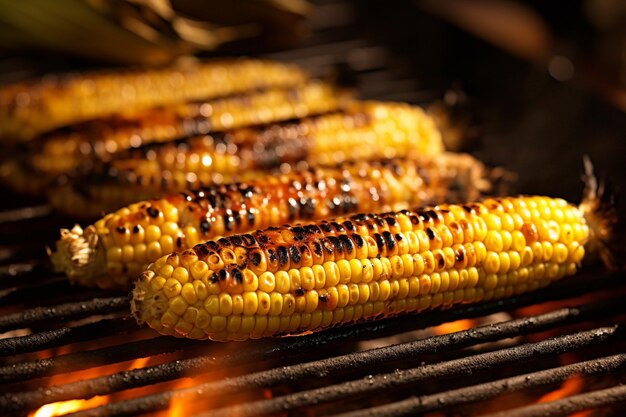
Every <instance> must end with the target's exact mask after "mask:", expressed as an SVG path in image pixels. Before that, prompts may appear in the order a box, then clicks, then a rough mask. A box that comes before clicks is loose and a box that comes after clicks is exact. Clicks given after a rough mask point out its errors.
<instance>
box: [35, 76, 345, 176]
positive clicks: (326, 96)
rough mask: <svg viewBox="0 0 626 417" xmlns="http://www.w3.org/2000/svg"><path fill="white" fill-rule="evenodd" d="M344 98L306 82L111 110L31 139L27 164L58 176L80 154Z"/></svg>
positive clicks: (103, 155) (325, 106) (298, 111)
mask: <svg viewBox="0 0 626 417" xmlns="http://www.w3.org/2000/svg"><path fill="white" fill-rule="evenodd" d="M348 97H349V95H348V94H347V93H346V92H345V91H340V90H338V89H336V88H334V87H333V86H331V85H329V84H327V83H323V82H318V81H312V82H309V83H307V84H303V85H301V86H296V87H291V88H273V89H269V90H267V91H260V92H258V91H254V92H248V93H245V94H241V95H236V96H231V97H226V98H218V99H215V100H209V101H203V102H192V103H184V104H178V103H176V104H172V105H169V106H161V107H158V108H153V109H149V110H143V111H139V112H132V113H129V114H116V115H113V116H109V117H105V118H100V119H95V120H91V121H88V122H84V123H82V124H79V125H74V126H71V127H70V128H66V129H61V130H60V131H54V132H52V133H51V134H48V135H46V136H45V137H43V138H41V140H37V141H36V142H37V143H36V144H34V145H35V146H34V148H35V149H36V150H35V152H34V153H33V155H32V160H31V161H32V163H31V165H32V167H33V169H34V170H35V171H37V172H40V173H47V174H51V175H58V174H62V173H65V172H67V171H70V170H72V169H74V168H76V167H77V166H78V164H79V163H81V162H82V163H84V161H85V159H86V158H92V157H96V158H97V159H101V160H106V159H109V158H110V157H111V156H112V154H114V153H116V152H120V151H122V150H124V149H129V148H138V147H139V146H142V145H146V144H149V143H153V142H168V141H172V140H175V139H179V138H183V137H189V136H193V135H200V134H206V133H209V132H219V131H224V130H229V129H233V128H238V127H243V126H249V125H258V124H267V123H272V122H276V121H281V120H288V119H294V118H297V117H304V116H308V115H314V114H319V113H325V112H328V111H333V110H337V109H338V108H340V107H341V106H342V104H345V102H346V101H347V99H348Z"/></svg>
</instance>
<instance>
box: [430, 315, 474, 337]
mask: <svg viewBox="0 0 626 417" xmlns="http://www.w3.org/2000/svg"><path fill="white" fill-rule="evenodd" d="M475 325H476V322H475V321H474V320H470V319H462V320H457V321H453V322H450V323H443V324H440V325H439V326H436V327H433V332H434V333H435V334H438V335H443V334H450V333H455V332H460V331H463V330H467V329H471V328H472V327H474V326H475Z"/></svg>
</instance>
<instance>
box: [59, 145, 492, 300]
mask: <svg viewBox="0 0 626 417" xmlns="http://www.w3.org/2000/svg"><path fill="white" fill-rule="evenodd" d="M467 158H470V157H468V156H467V155H451V154H450V155H448V154H444V155H441V157H438V158H429V157H420V158H415V159H396V160H392V161H385V162H357V163H351V164H348V165H346V166H344V167H336V168H316V169H303V170H301V171H293V172H291V173H288V174H283V175H279V176H278V177H263V178H258V179H253V180H251V181H250V182H248V183H240V184H232V185H220V186H218V185H216V186H211V187H205V188H201V189H199V190H197V191H193V192H192V191H187V192H185V193H183V194H180V193H178V194H175V195H174V194H173V195H170V196H167V197H164V198H161V199H158V200H149V201H144V202H140V203H134V204H131V205H130V206H128V207H125V208H122V209H120V210H118V211H116V212H113V213H110V214H108V215H106V216H105V217H103V218H102V219H100V220H98V221H97V222H96V223H95V224H94V225H93V226H89V227H87V228H86V229H85V230H83V229H81V228H79V227H75V228H74V229H72V230H63V231H62V233H61V235H62V237H61V240H59V242H57V248H58V249H57V251H56V252H55V254H53V256H52V261H53V263H54V265H55V268H56V269H58V270H61V271H65V272H66V273H67V274H68V276H69V277H70V279H72V280H73V281H76V282H79V283H81V284H84V285H98V286H102V287H114V286H121V287H124V288H128V287H129V286H130V282H131V280H132V279H134V276H133V275H131V274H129V273H124V272H123V271H124V265H126V269H129V268H128V264H130V263H133V262H134V263H137V264H140V265H142V268H144V269H145V267H147V265H148V264H149V263H150V262H153V261H155V260H156V259H158V258H159V257H161V256H163V255H165V254H168V253H170V252H172V251H183V250H185V249H187V248H190V247H192V246H194V245H195V244H197V243H198V241H199V240H200V239H202V240H208V239H211V238H216V237H218V236H219V235H220V234H221V233H222V232H227V233H229V234H230V233H236V232H239V233H242V232H247V231H249V230H255V229H259V228H262V227H267V226H272V225H280V224H284V223H286V222H289V221H293V220H306V221H311V220H316V219H321V218H325V217H328V216H330V215H333V214H335V215H337V214H339V213H344V212H348V211H351V210H354V209H355V208H356V207H358V208H359V209H361V210H366V211H371V212H375V211H376V210H379V209H381V208H382V207H387V206H394V207H406V206H409V205H417V204H421V203H423V202H429V201H432V200H435V199H440V198H445V199H452V200H455V199H457V198H458V196H457V194H458V195H459V196H460V195H473V194H476V193H480V192H479V191H478V190H479V184H478V183H474V182H472V181H467V184H464V185H462V186H461V189H460V190H459V187H458V184H457V181H458V179H457V178H458V176H461V177H463V175H462V174H461V173H462V172H466V171H472V172H474V171H478V172H479V173H480V172H482V168H481V167H482V165H480V164H479V163H478V162H476V161H475V160H473V159H471V158H470V159H467ZM426 177H428V184H432V187H431V186H425V185H424V184H425V181H426V180H425V179H426ZM474 177H475V176H474ZM478 177H479V178H480V177H481V175H478ZM481 182H484V180H483V179H481ZM320 184H324V185H323V186H321V185H320ZM424 187H426V188H424ZM450 187H454V191H450V193H448V191H449V188H450ZM480 187H482V185H480ZM389 189H395V190H397V192H396V193H395V194H394V197H391V194H389V192H388V191H386V190H389ZM372 193H375V194H376V195H377V198H376V199H373V198H372ZM348 197H349V198H348ZM337 201H339V202H338V203H337ZM268 202H269V203H268ZM268 206H271V207H273V208H275V209H276V215H275V216H274V217H276V216H277V217H276V218H274V219H271V216H269V217H268V216H267V215H265V214H263V213H266V212H265V210H266V209H267V208H268ZM242 207H243V208H242ZM329 207H332V208H331V209H329ZM235 213H237V214H236V215H235ZM166 218H167V220H166ZM399 219H401V220H402V221H398V223H397V225H401V224H404V226H403V227H404V228H406V227H408V225H410V224H412V222H413V221H416V220H418V219H416V218H413V219H412V218H411V217H410V216H400V217H399ZM397 225H396V226H393V227H394V228H397V227H398V226H397ZM337 226H338V227H339V229H340V230H341V229H342V227H343V226H342V225H340V224H337ZM444 226H445V225H444V224H442V225H433V227H430V226H429V228H428V229H424V230H422V229H419V230H408V229H407V230H404V229H398V231H400V230H402V234H401V239H399V240H398V239H396V238H395V236H394V235H395V233H393V234H391V239H393V242H394V245H393V246H390V247H388V248H387V249H386V253H388V254H389V255H391V254H397V255H398V256H401V255H402V256H403V255H411V256H412V255H414V254H415V253H421V252H427V251H429V250H431V249H434V248H441V247H442V245H443V243H444V242H443V239H442V238H441V236H439V235H440V234H443V235H444V237H446V239H445V241H446V242H445V243H446V244H448V243H449V242H450V239H451V238H450V236H451V235H449V234H447V233H445V232H444V231H445V230H447V229H446V228H445V227H444ZM325 227H330V228H331V229H333V230H334V229H335V226H334V225H332V224H331V225H327V226H325ZM357 229H358V228H357ZM303 230H305V231H306V230H308V229H306V228H305V229H303ZM428 231H431V233H432V234H433V235H436V236H435V238H433V243H432V244H431V239H430V238H429V233H428ZM297 232H298V233H301V229H297ZM405 232H406V233H405ZM485 233H486V232H485ZM111 236H113V237H116V236H123V238H120V239H122V240H119V239H117V240H116V239H113V238H111ZM357 236H358V237H357V238H352V237H351V236H349V235H346V236H342V239H343V240H342V241H341V244H342V246H345V247H346V248H350V253H346V254H344V253H343V252H342V253H341V254H337V253H336V252H333V253H332V255H329V253H328V251H327V250H324V249H323V248H322V247H321V246H319V245H318V246H315V247H314V246H312V245H310V244H304V245H298V246H296V247H293V248H292V249H290V251H291V253H290V254H289V255H292V254H293V253H296V252H297V254H298V255H299V256H298V255H296V258H294V259H297V262H295V261H294V265H293V268H299V267H305V266H309V267H312V266H313V264H314V263H316V262H317V261H316V259H318V258H320V257H322V258H324V259H325V257H326V256H329V258H328V259H327V260H328V261H329V262H331V263H332V266H329V267H328V268H329V269H328V270H325V277H326V278H325V279H326V280H330V281H329V282H327V283H326V284H328V285H330V286H332V285H335V284H334V280H343V281H344V282H347V281H349V280H351V279H352V278H351V277H352V274H353V272H354V271H353V269H354V268H356V265H354V264H353V263H351V261H352V260H353V259H355V257H357V256H358V259H367V258H373V257H375V256H376V255H377V254H378V253H379V249H378V243H377V242H376V240H375V239H374V236H370V235H363V236H361V235H359V234H357ZM242 239H244V240H243V241H244V242H245V239H246V238H242ZM355 239H357V240H355ZM379 239H385V238H384V237H382V235H380V237H379ZM122 241H123V242H125V243H124V244H123V245H120V242H122ZM362 241H363V242H364V244H361V243H362ZM331 244H332V242H331ZM431 246H432V247H431ZM122 248H125V249H122ZM131 248H132V249H133V250H132V256H131V250H130V249H131ZM224 250H225V251H226V252H225V253H224V254H223V255H222V254H220V253H217V252H216V251H211V253H210V254H209V256H207V257H205V258H203V259H202V262H203V263H199V264H198V265H194V266H192V267H191V268H189V266H188V265H185V267H186V268H189V269H190V273H191V275H192V277H193V278H194V279H199V277H200V276H201V275H203V274H205V273H206V272H205V265H206V268H207V269H219V264H220V263H224V262H225V261H229V260H230V257H234V258H237V257H241V254H242V253H243V254H244V257H245V258H246V259H242V262H244V261H245V262H248V264H249V270H250V271H252V272H254V273H255V274H256V275H257V276H258V275H260V274H261V273H262V272H263V271H265V270H266V269H267V267H268V262H278V261H279V260H280V259H284V256H283V257H282V258H281V257H278V256H273V255H272V256H273V257H272V258H271V259H269V258H268V256H269V253H267V252H266V251H264V250H261V249H260V248H256V249H253V250H252V252H250V251H248V250H247V249H244V248H240V249H239V250H238V251H239V254H237V253H235V252H231V251H232V249H230V248H224V249H222V251H224ZM242 251H243V252H242ZM77 253H80V256H75V255H76V254H77ZM275 255H276V254H275ZM278 255H282V254H278ZM331 256H332V257H331ZM192 260H194V261H195V260H197V257H196V258H195V259H192V258H189V262H191V261H192ZM291 261H293V259H291V258H290V262H291ZM335 261H341V262H338V263H337V264H335ZM283 266H284V267H285V268H289V267H291V266H290V265H287V264H285V265H283ZM339 266H340V267H341V270H339V269H338V268H339ZM348 266H349V268H348ZM373 266H374V267H377V266H376V265H373ZM427 266H428V267H429V268H430V267H434V266H435V265H434V264H432V263H428V265H427ZM111 268H115V272H116V273H117V272H119V270H120V269H122V272H121V273H119V274H118V275H115V276H119V280H120V281H121V282H119V284H116V283H115V282H114V279H113V276H114V275H113V273H112V271H111ZM365 268H368V267H365ZM280 269H283V268H282V267H281V268H280ZM331 269H332V270H331ZM405 269H406V265H405ZM414 269H415V266H414ZM427 270H428V269H427ZM364 273H365V275H363V273H361V274H360V275H359V274H358V272H357V275H356V277H359V276H363V277H364V278H362V279H367V274H368V273H369V271H364ZM317 276H318V275H316V277H317ZM107 277H108V278H107ZM357 279H358V278H357ZM326 284H324V285H326ZM244 285H245V283H244ZM316 285H319V283H318V284H316ZM246 291H252V289H246Z"/></svg>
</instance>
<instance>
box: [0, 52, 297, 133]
mask: <svg viewBox="0 0 626 417" xmlns="http://www.w3.org/2000/svg"><path fill="white" fill-rule="evenodd" d="M307 78H308V77H307V75H306V74H305V73H304V72H303V71H301V70H300V69H298V68H296V67H294V66H292V65H286V64H282V63H277V62H272V61H264V60H257V59H237V60H224V61H205V62H193V63H187V65H181V66H178V67H174V68H167V69H158V70H131V71H118V72H101V73H91V74H67V75H61V76H57V77H51V76H47V77H44V78H42V79H40V80H37V81H31V82H21V83H15V84H11V85H8V86H5V87H3V88H2V89H1V90H0V138H1V139H2V140H29V139H32V138H34V137H35V136H37V135H38V134H41V133H43V132H47V131H49V130H52V129H55V128H58V127H61V126H66V125H69V124H72V123H76V122H80V121H84V120H88V119H92V118H98V117H103V116H108V115H111V114H114V113H119V112H122V111H126V110H128V109H134V110H140V109H146V108H150V107H155V106H158V105H163V104H171V103H181V102H185V101H190V100H201V99H209V98H212V97H219V96H225V95H230V94H236V93H241V92H245V91H250V90H255V89H259V88H268V87H291V86H295V85H299V84H302V83H303V82H304V81H305V80H306V79H307Z"/></svg>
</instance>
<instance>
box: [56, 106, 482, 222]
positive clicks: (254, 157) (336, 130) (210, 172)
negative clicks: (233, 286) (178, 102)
mask: <svg viewBox="0 0 626 417" xmlns="http://www.w3.org/2000/svg"><path fill="white" fill-rule="evenodd" d="M320 102H324V100H320ZM378 108H388V109H389V110H391V111H389V112H387V115H386V116H385V118H381V116H380V115H377V114H376V109H378ZM398 118H407V119H409V120H411V123H393V121H394V120H395V119H398ZM390 122H391V123H390ZM415 126H423V127H424V129H421V130H420V131H416V129H415ZM394 132H400V134H401V135H402V140H400V141H395V140H393V139H392V138H391V137H389V136H390V135H392V134H393V133H394ZM342 133H343V134H342ZM440 136H441V135H440V134H439V131H438V130H437V128H436V126H435V125H434V123H433V121H432V120H431V118H430V117H429V116H427V115H426V114H425V113H424V111H423V110H422V109H420V108H417V107H412V106H408V105H404V104H398V103H372V102H362V103H355V104H353V105H350V106H347V108H345V110H342V111H338V112H332V113H329V114H324V115H321V116H315V117H311V118H306V119H302V120H300V121H297V122H284V123H277V124H274V125H268V126H267V127H259V128H254V129H251V128H244V129H236V130H231V131H229V132H228V133H224V132H222V133H220V132H216V133H214V134H211V135H202V136H195V137H192V138H189V139H187V140H185V143H184V145H179V144H177V143H169V144H160V145H159V146H150V147H141V148H138V149H131V150H128V151H126V152H123V153H121V154H120V153H118V154H116V155H115V158H113V159H112V160H111V161H108V162H101V163H98V164H95V166H94V175H93V176H97V177H98V183H97V185H96V184H93V183H92V182H91V181H90V178H91V177H84V176H80V175H75V176H72V178H71V180H70V181H68V183H67V184H66V185H64V186H60V187H57V188H55V189H54V191H53V192H52V193H51V194H50V197H51V201H52V204H53V205H55V207H56V208H57V209H58V210H60V211H62V212H64V213H66V214H68V215H72V216H74V217H76V218H83V219H87V218H89V219H91V218H94V217H97V216H98V215H99V214H100V213H102V212H103V211H104V212H109V211H112V210H115V209H116V208H118V207H121V206H124V205H127V204H129V203H131V202H134V201H137V200H138V199H146V198H153V197H155V196H158V195H164V194H168V193H170V192H178V191H182V190H183V189H187V188H196V187H198V186H200V185H202V184H206V183H208V182H211V183H214V182H225V181H228V180H229V179H230V180H233V179H239V177H240V173H242V172H251V171H263V170H267V169H268V168H280V166H281V164H283V166H286V165H284V164H295V163H296V162H298V161H301V160H302V159H304V158H306V162H307V163H308V164H309V165H334V164H340V163H345V162H349V161H366V160H374V159H379V158H381V156H383V155H385V152H384V151H385V150H386V149H393V150H395V154H396V155H395V157H397V158H409V159H415V158H416V157H420V156H422V157H427V156H432V155H436V154H440V153H441V152H442V151H443V146H442V142H441V137H440ZM338 148H339V149H342V150H343V151H338ZM277 150H278V152H277ZM201 155H202V156H201ZM467 158H468V157H467V155H463V157H462V159H464V161H459V162H460V164H458V167H453V168H452V169H451V170H446V164H447V162H446V161H445V158H444V159H439V158H438V159H437V160H436V161H435V162H433V164H434V165H438V167H437V171H438V172H439V174H436V175H435V177H434V178H433V181H430V180H428V181H412V182H411V181H409V180H408V179H398V180H395V181H394V184H393V185H394V186H393V187H390V188H388V189H384V190H383V191H382V192H378V191H376V188H374V191H373V192H372V193H371V194H370V193H369V192H367V191H368V190H370V187H369V186H367V187H366V188H364V189H363V192H367V194H368V197H370V198H368V200H369V201H372V202H376V201H378V200H379V199H380V197H383V198H384V199H392V200H393V199H397V198H400V197H402V196H403V195H406V192H407V190H403V189H402V188H400V187H398V185H404V186H408V187H412V188H415V187H424V186H428V185H429V184H432V185H434V186H436V187H437V188H439V187H440V186H442V185H445V184H442V183H441V182H440V181H439V180H438V177H439V176H441V175H442V174H443V175H444V176H446V177H447V176H448V175H453V178H454V181H455V188H456V189H455V190H454V191H453V192H454V193H455V194H456V193H458V191H460V194H465V191H464V188H465V187H466V185H467V184H471V183H475V184H474V185H479V183H478V182H477V181H476V180H478V179H479V178H480V177H481V174H480V172H479V171H477V170H476V167H477V165H476V164H472V163H471V162H470V159H467ZM192 161H196V162H193V163H192ZM198 161H199V162H198ZM205 162H206V163H205ZM457 168H458V171H457ZM76 172H78V171H76ZM477 174H478V175H477ZM390 179H391V180H393V176H392V177H391V178H390ZM458 179H460V181H458ZM380 180H383V181H386V180H387V178H386V176H385V175H377V176H376V181H380ZM459 182H460V184H459ZM480 184H488V181H487V183H485V182H480ZM459 185H460V187H459ZM337 187H338V188H340V187H341V182H338V183H337ZM480 188H481V187H479V189H480ZM457 190H458V191H457ZM421 194H422V193H418V194H414V195H415V197H414V198H421ZM476 195H480V192H479V193H478V194H475V195H473V196H476ZM441 196H445V193H441V194H439V195H438V198H437V201H439V200H440V199H441ZM463 197H464V196H463V195H459V196H458V198H459V199H463ZM299 200H300V199H296V201H299ZM348 201H349V200H348ZM340 205H342V204H340ZM285 206H286V204H285ZM283 211H284V210H281V209H279V208H277V207H268V208H267V214H266V215H264V216H263V217H264V218H265V219H267V220H266V221H268V222H274V221H276V220H278V219H279V218H281V217H282V216H283V215H284V214H281V212H283ZM333 211H335V210H333V209H332V208H329V207H328V206H326V208H325V209H320V212H321V213H320V214H321V216H320V217H318V218H323V217H328V216H329V215H331V214H333V213H332V212H333ZM337 213H345V212H342V211H340V210H337ZM276 224H278V223H276ZM223 228H224V225H223V224H219V223H218V224H216V225H215V226H214V228H213V229H214V231H215V232H216V233H219V234H225V233H224V230H226V231H228V230H227V229H225V228H224V229H223Z"/></svg>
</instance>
